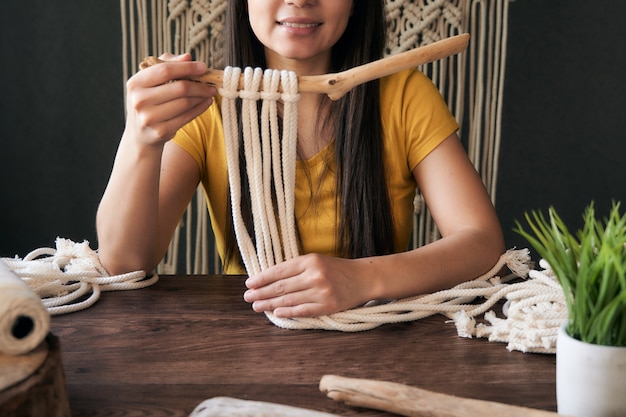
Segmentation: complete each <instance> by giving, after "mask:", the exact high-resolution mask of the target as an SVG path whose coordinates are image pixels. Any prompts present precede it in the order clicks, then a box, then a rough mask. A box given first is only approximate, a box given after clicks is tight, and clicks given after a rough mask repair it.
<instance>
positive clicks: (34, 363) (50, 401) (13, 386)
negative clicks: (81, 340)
mask: <svg viewBox="0 0 626 417" xmlns="http://www.w3.org/2000/svg"><path fill="white" fill-rule="evenodd" d="M0 416H3V417H31V416H42V417H69V416H70V407H69V402H68V399H67V390H66V388H65V374H64V373H63V364H62V362H61V348H60V345H59V340H58V338H57V337H56V336H54V335H53V334H51V333H50V334H48V336H47V337H46V339H45V340H44V341H43V342H42V343H41V345H39V347H37V348H36V349H35V350H33V351H32V352H30V353H28V354H25V355H20V356H11V355H5V354H1V353H0Z"/></svg>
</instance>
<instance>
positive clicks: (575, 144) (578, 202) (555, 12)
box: [496, 0, 626, 247]
mask: <svg viewBox="0 0 626 417" xmlns="http://www.w3.org/2000/svg"><path fill="white" fill-rule="evenodd" d="M510 5H511V6H510V27H509V29H510V32H509V55H508V62H507V75H506V76H507V78H506V82H505V105H504V117H503V134H502V141H503V142H502V152H501V158H500V175H499V179H498V181H499V182H498V191H497V201H496V207H497V209H498V212H499V214H500V219H501V222H502V225H503V228H504V229H505V233H506V235H507V244H508V245H509V246H514V245H517V246H518V247H522V246H523V247H527V246H528V244H527V243H526V242H525V241H524V240H523V239H522V238H521V237H519V236H518V235H516V234H515V233H513V232H511V230H512V228H513V226H514V220H515V219H518V220H520V221H521V220H523V216H524V211H527V210H533V209H540V210H542V211H546V210H547V209H548V207H549V206H550V205H553V206H554V207H555V208H556V210H557V212H559V213H560V214H561V215H562V217H563V218H564V219H565V221H566V222H567V223H568V224H569V225H571V228H576V229H577V228H579V227H580V226H581V223H582V221H581V219H582V213H583V211H584V209H585V207H586V206H587V205H588V204H589V203H590V202H591V200H595V204H596V209H597V214H598V215H601V216H605V215H606V214H608V210H609V208H610V206H611V200H612V199H615V200H621V201H623V204H624V206H623V207H622V209H623V210H622V212H623V211H626V136H625V132H626V116H625V115H624V112H625V111H626V82H625V81H624V80H625V78H624V77H625V75H626V47H625V46H624V45H626V32H625V31H624V25H623V21H622V16H625V15H626V2H624V1H614V0H598V1H595V2H593V5H592V3H591V2H589V1H584V0H516V1H514V2H512V3H510Z"/></svg>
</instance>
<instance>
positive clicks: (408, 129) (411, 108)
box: [381, 70, 459, 171]
mask: <svg viewBox="0 0 626 417" xmlns="http://www.w3.org/2000/svg"><path fill="white" fill-rule="evenodd" d="M381 112H382V120H383V131H384V132H385V136H386V138H387V140H388V141H391V142H392V143H393V146H401V147H403V148H404V152H405V155H406V158H407V163H408V166H407V168H408V169H409V171H413V169H414V168H415V167H416V166H417V164H419V163H420V162H421V161H422V160H423V159H424V158H425V157H426V156H427V155H428V154H429V153H430V152H432V151H433V149H435V148H436V147H437V146H438V145H439V144H440V143H441V142H443V141H444V140H445V139H446V138H447V137H448V136H450V135H451V134H452V133H454V132H456V131H457V130H458V129H459V125H458V123H457V121H456V120H455V119H454V116H453V115H452V114H451V113H450V110H449V109H448V106H447V104H446V102H445V101H444V100H443V97H441V94H440V93H439V90H438V89H437V88H436V87H435V85H434V84H433V83H432V81H431V80H430V79H429V78H428V77H426V76H425V75H424V74H422V73H421V72H419V71H417V70H406V71H402V72H400V73H398V74H394V75H392V76H389V77H386V78H384V79H382V80H381Z"/></svg>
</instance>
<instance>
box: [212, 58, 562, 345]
mask: <svg viewBox="0 0 626 417" xmlns="http://www.w3.org/2000/svg"><path fill="white" fill-rule="evenodd" d="M240 74H241V69H238V68H232V67H228V68H226V70H225V72H224V87H223V88H221V89H220V94H221V95H222V97H223V105H222V119H223V121H224V138H225V141H226V153H227V163H228V175H229V181H230V191H231V204H232V210H233V223H234V227H235V235H236V238H237V242H238V244H239V247H240V252H241V256H242V259H243V262H244V265H245V267H246V271H247V272H248V274H249V275H253V274H256V273H258V272H260V271H262V270H264V269H267V268H269V267H271V266H272V265H275V264H276V263H279V262H282V260H283V259H291V258H293V257H295V256H297V255H298V247H297V242H296V238H295V236H296V233H295V222H294V206H293V204H294V202H295V201H294V186H295V185H294V179H295V166H294V164H295V160H296V144H297V132H296V127H297V126H296V124H297V98H298V94H297V78H296V76H295V74H293V73H289V72H285V71H283V72H280V82H281V83H282V90H283V91H284V93H283V94H279V93H278V88H279V80H278V78H279V72H278V71H274V70H266V71H265V73H263V72H262V71H261V70H260V69H254V70H253V69H252V68H246V69H245V71H244V89H243V90H240V91H239V90H238V82H239V76H240ZM262 80H263V87H262V89H261V81H262ZM238 99H241V100H242V105H241V108H242V114H241V118H242V128H243V131H242V136H243V146H244V154H245V162H246V163H245V167H240V165H239V158H238V153H239V127H238V121H237V109H236V101H237V100H238ZM257 100H262V103H261V118H260V120H261V122H260V124H261V128H260V130H259V123H258V120H259V114H258V110H257V103H256V102H257ZM278 100H283V102H284V103H285V107H284V124H283V129H284V131H283V140H282V148H281V147H280V144H279V143H280V135H279V132H278V121H277V102H278ZM242 169H245V174H246V175H247V178H248V182H249V184H250V198H251V203H252V204H251V205H252V217H253V222H254V226H253V228H254V237H255V238H254V240H253V239H252V237H251V236H250V235H249V234H248V231H247V229H246V226H245V224H244V222H243V218H242V214H241V192H242V191H241V180H240V175H241V172H240V171H241V170H242ZM272 179H273V180H272ZM272 187H274V188H272ZM276 217H278V219H279V223H278V224H277V223H276ZM529 265H530V256H529V253H528V250H527V249H522V250H510V251H507V252H506V253H504V254H503V255H502V256H501V257H500V259H499V261H498V262H497V263H496V265H494V267H493V268H492V269H491V270H490V271H488V272H487V273H485V274H484V275H482V276H481V277H478V278H476V279H474V280H472V281H469V282H465V283H462V284H459V285H457V286H456V287H454V288H451V289H449V290H444V291H439V292H436V293H434V294H428V295H422V296H416V297H410V298H405V299H401V300H395V301H392V302H387V303H383V304H378V305H366V306H364V307H360V308H355V309H352V310H348V311H343V312H339V313H335V314H331V315H327V316H321V317H314V318H292V319H283V318H278V317H276V316H275V315H274V314H272V313H271V312H267V313H266V315H267V317H268V319H269V320H270V321H271V322H272V323H274V324H275V325H276V326H278V327H282V328H286V329H324V330H338V331H344V332H358V331H364V330H369V329H373V328H375V327H378V326H380V325H382V324H385V323H399V322H407V321H413V320H418V319H421V318H424V317H428V316H431V315H434V314H442V315H444V316H446V317H448V318H450V319H451V320H452V321H454V322H455V324H456V326H457V331H458V333H459V335H460V336H463V337H473V336H475V337H488V338H489V340H494V341H501V342H502V341H504V342H509V345H508V348H509V349H515V350H522V351H525V352H527V351H533V352H552V351H553V350H554V347H555V340H556V332H557V331H558V327H559V326H560V325H561V323H562V322H563V321H564V319H565V318H566V310H565V305H564V299H563V294H562V290H561V287H560V286H559V284H558V282H557V281H556V279H554V277H553V276H551V275H550V271H546V272H544V273H540V272H538V271H533V273H532V274H531V275H530V276H531V278H533V279H529V280H524V281H521V282H515V283H509V282H510V281H511V280H512V279H514V278H525V277H527V276H528V275H529V272H530V266H529ZM504 267H507V268H508V269H509V271H510V272H511V273H510V274H508V275H507V276H505V277H499V276H498V275H497V274H498V273H499V271H501V270H502V269H503V268H504ZM478 299H482V301H480V302H476V300H478ZM502 299H507V302H506V304H505V312H506V315H507V317H506V318H504V319H501V318H498V317H497V316H496V314H495V313H494V312H493V311H488V310H489V309H490V308H492V307H493V306H494V305H496V303H498V301H500V300H502ZM483 314H484V315H485V316H484V318H485V321H486V322H488V323H491V325H489V324H486V323H481V324H478V325H477V324H476V317H478V316H480V315H483Z"/></svg>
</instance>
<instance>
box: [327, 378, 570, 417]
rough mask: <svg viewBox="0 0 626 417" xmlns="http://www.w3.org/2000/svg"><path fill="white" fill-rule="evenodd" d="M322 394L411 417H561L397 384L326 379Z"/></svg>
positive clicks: (548, 412) (352, 379) (359, 405)
mask: <svg viewBox="0 0 626 417" xmlns="http://www.w3.org/2000/svg"><path fill="white" fill-rule="evenodd" d="M320 390H321V391H322V392H326V393H327V395H328V396H329V397H330V398H332V399H334V400H336V401H341V402H344V403H345V404H347V405H350V406H355V407H364V408H370V409H374V410H381V411H387V412H391V413H395V414H399V415H403V416H408V417H487V416H498V417H555V416H557V415H558V414H556V413H553V412H550V411H543V410H536V409H533V408H526V407H518V406H513V405H508V404H502V403H496V402H491V401H482V400H474V399H469V398H460V397H455V396H452V395H446V394H440V393H435V392H432V391H427V390H423V389H420V388H414V387H411V386H407V385H403V384H398V383H394V382H385V381H375V380H369V379H355V378H344V377H340V376H335V375H325V376H323V377H322V379H321V380H320Z"/></svg>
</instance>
